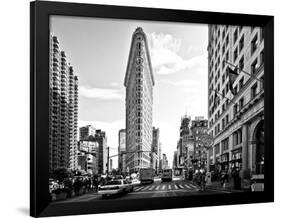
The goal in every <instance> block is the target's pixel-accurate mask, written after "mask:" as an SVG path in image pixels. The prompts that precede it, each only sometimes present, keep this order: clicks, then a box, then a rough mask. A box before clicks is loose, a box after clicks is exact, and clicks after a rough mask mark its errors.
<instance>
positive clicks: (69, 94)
mask: <svg viewBox="0 0 281 218" xmlns="http://www.w3.org/2000/svg"><path fill="white" fill-rule="evenodd" d="M49 84H50V89H49V172H50V173H52V172H53V170H55V169H57V168H70V169H77V166H78V159H77V158H78V157H77V121H78V77H77V76H75V75H74V73H73V68H72V66H70V64H69V63H67V60H66V54H65V52H64V51H61V50H60V45H59V40H58V38H57V37H56V36H50V83H49Z"/></svg>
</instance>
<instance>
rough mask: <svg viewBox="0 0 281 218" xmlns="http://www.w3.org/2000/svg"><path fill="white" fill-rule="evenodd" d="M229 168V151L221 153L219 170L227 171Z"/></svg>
mask: <svg viewBox="0 0 281 218" xmlns="http://www.w3.org/2000/svg"><path fill="white" fill-rule="evenodd" d="M228 169H229V152H227V153H224V154H222V155H221V170H223V171H227V170H228Z"/></svg>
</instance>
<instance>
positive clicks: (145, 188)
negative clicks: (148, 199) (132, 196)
mask: <svg viewBox="0 0 281 218" xmlns="http://www.w3.org/2000/svg"><path fill="white" fill-rule="evenodd" d="M149 187H150V186H146V187H144V189H143V190H142V191H144V190H147V189H148V188H149Z"/></svg>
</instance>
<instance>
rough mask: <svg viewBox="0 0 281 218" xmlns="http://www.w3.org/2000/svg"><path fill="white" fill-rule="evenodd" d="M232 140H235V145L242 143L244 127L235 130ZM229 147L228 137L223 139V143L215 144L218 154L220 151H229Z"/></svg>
mask: <svg viewBox="0 0 281 218" xmlns="http://www.w3.org/2000/svg"><path fill="white" fill-rule="evenodd" d="M232 142H233V146H234V147H235V146H238V145H240V144H241V143H242V128H240V129H238V130H236V131H235V132H233V134H232ZM228 149H229V138H226V139H224V140H222V141H221V143H217V144H216V145H215V146H214V150H215V154H216V155H217V154H219V153H220V151H222V152H224V151H227V150H228Z"/></svg>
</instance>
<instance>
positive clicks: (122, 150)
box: [118, 129, 126, 173]
mask: <svg viewBox="0 0 281 218" xmlns="http://www.w3.org/2000/svg"><path fill="white" fill-rule="evenodd" d="M118 168H119V170H120V171H121V172H122V173H125V172H126V130H125V129H120V130H119V132H118Z"/></svg>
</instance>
